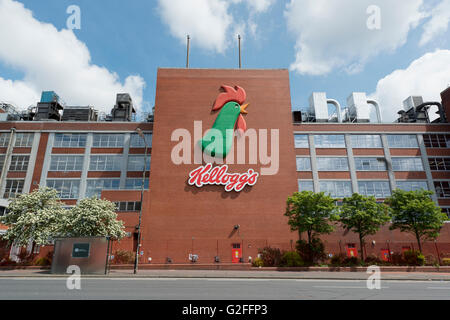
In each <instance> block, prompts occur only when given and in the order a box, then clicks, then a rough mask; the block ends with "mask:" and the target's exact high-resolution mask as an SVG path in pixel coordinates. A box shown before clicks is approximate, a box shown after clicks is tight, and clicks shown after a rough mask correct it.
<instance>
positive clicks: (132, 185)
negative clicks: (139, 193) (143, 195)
mask: <svg viewBox="0 0 450 320" xmlns="http://www.w3.org/2000/svg"><path fill="white" fill-rule="evenodd" d="M148 187H149V180H148V178H147V179H145V182H144V189H148ZM125 189H127V190H141V189H142V179H141V178H136V179H127V180H126V181H125Z"/></svg>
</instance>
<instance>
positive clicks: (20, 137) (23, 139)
mask: <svg viewBox="0 0 450 320" xmlns="http://www.w3.org/2000/svg"><path fill="white" fill-rule="evenodd" d="M33 139H34V133H17V134H16V143H15V144H14V146H15V147H23V148H29V147H31V146H33Z"/></svg>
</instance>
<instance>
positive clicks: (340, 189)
mask: <svg viewBox="0 0 450 320" xmlns="http://www.w3.org/2000/svg"><path fill="white" fill-rule="evenodd" d="M319 190H320V192H325V193H327V194H329V195H330V196H331V197H333V198H345V197H351V195H352V183H351V182H350V181H320V182H319Z"/></svg>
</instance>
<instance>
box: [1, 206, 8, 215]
mask: <svg viewBox="0 0 450 320" xmlns="http://www.w3.org/2000/svg"><path fill="white" fill-rule="evenodd" d="M7 214H8V208H6V207H0V217H3V216H4V215H7Z"/></svg>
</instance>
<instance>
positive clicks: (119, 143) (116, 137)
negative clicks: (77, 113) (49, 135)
mask: <svg viewBox="0 0 450 320" xmlns="http://www.w3.org/2000/svg"><path fill="white" fill-rule="evenodd" d="M152 137H153V135H152V134H151V133H146V134H145V142H144V139H142V137H141V136H140V135H138V134H137V133H132V134H131V141H130V146H131V147H133V148H143V147H145V143H147V146H148V147H151V146H152ZM86 142H87V133H56V134H55V142H54V145H53V146H54V147H57V148H84V147H86ZM124 143H125V135H124V134H122V133H94V135H93V142H92V146H93V147H94V148H123V147H124Z"/></svg>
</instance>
